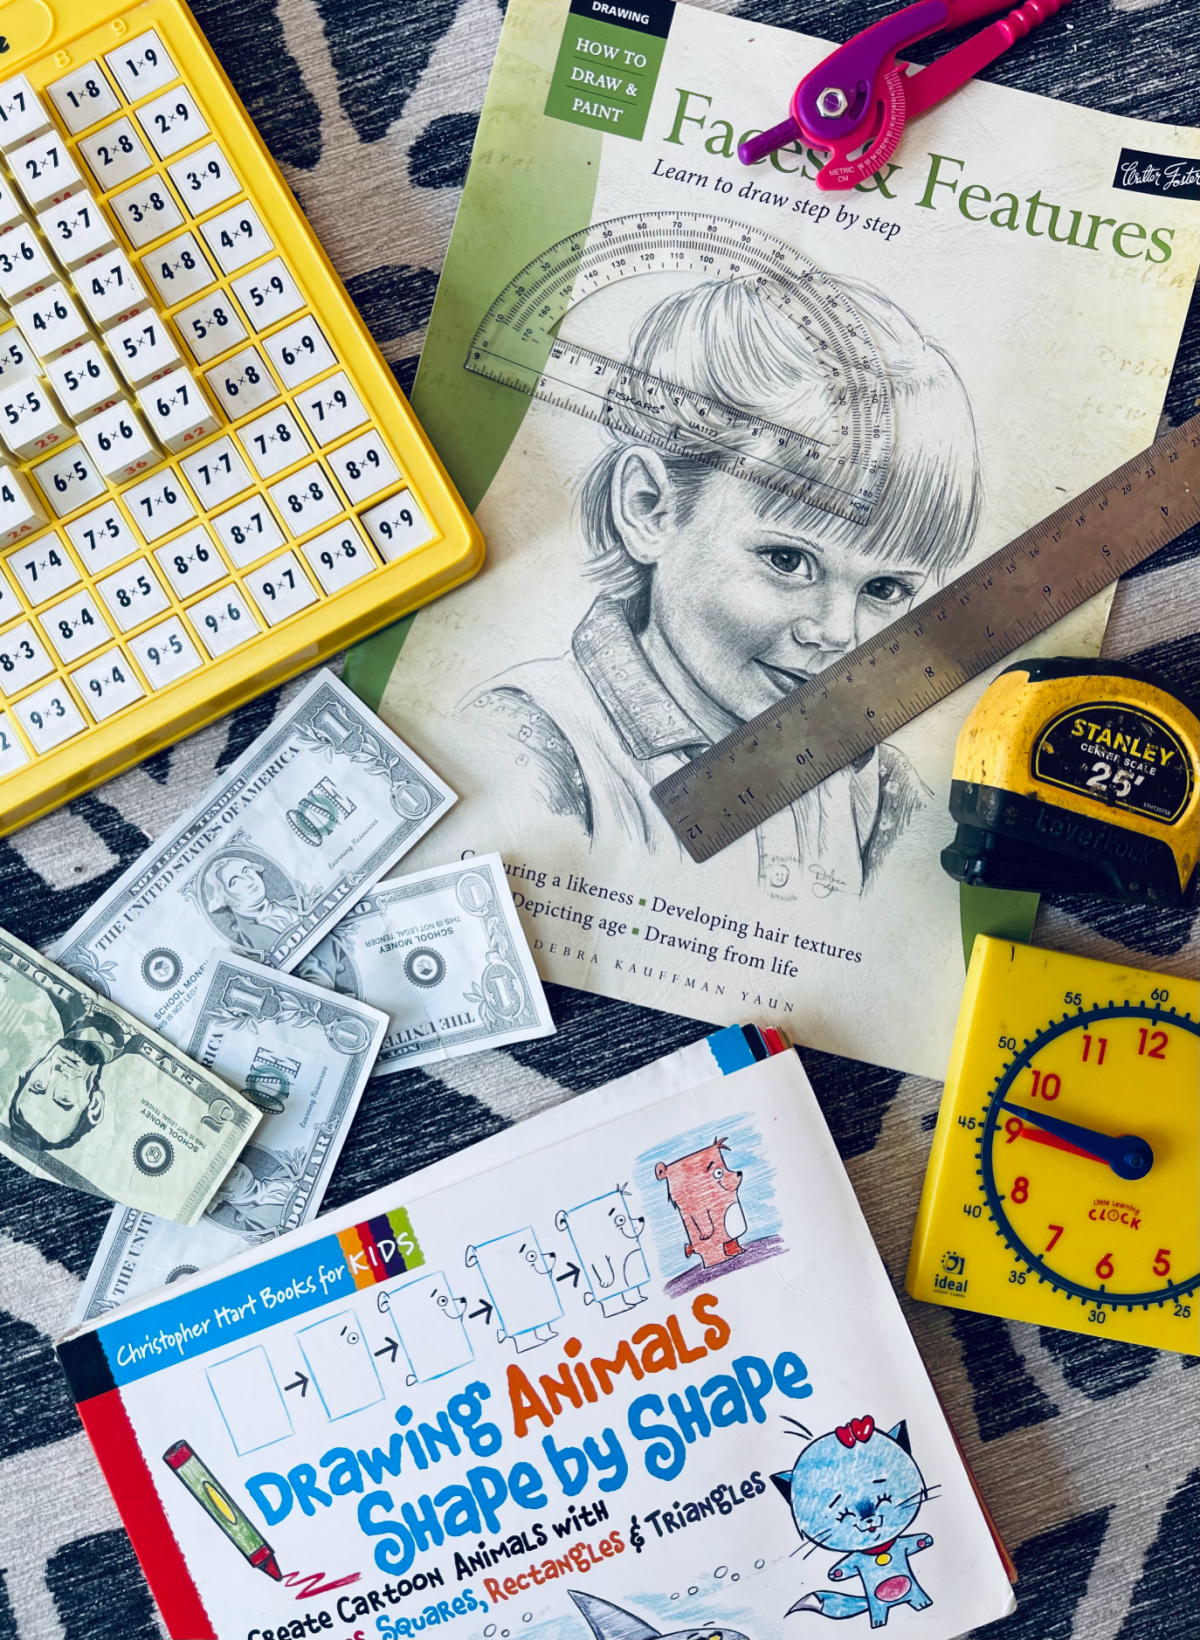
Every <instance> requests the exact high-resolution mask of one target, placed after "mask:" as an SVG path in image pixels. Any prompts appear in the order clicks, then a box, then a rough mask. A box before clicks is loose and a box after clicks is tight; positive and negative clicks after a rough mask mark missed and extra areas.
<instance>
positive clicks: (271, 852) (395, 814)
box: [52, 670, 455, 1037]
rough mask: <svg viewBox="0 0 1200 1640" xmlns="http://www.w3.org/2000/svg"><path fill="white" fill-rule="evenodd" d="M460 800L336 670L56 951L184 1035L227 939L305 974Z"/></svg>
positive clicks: (141, 1012) (308, 691) (102, 987)
mask: <svg viewBox="0 0 1200 1640" xmlns="http://www.w3.org/2000/svg"><path fill="white" fill-rule="evenodd" d="M454 801H455V796H454V793H453V792H452V791H451V790H450V788H449V786H447V785H446V783H445V782H444V781H443V780H440V779H439V778H438V776H437V775H436V774H434V772H433V770H432V769H430V768H427V767H426V765H425V764H424V763H422V762H421V760H420V758H419V757H417V756H416V754H415V753H414V752H412V751H410V750H409V748H408V747H407V746H406V745H405V744H404V742H403V741H402V740H401V739H399V737H398V736H397V735H394V734H393V733H392V731H391V730H390V729H389V728H387V726H386V725H385V724H383V723H381V722H380V720H379V719H378V718H377V717H376V716H375V714H374V713H373V712H370V711H368V709H367V708H366V707H365V706H364V705H363V704H362V702H361V701H360V700H359V699H358V698H357V697H356V696H355V695H353V694H351V692H350V691H349V689H347V688H346V687H345V685H344V684H342V683H341V682H340V681H339V679H337V678H336V677H334V676H333V674H332V673H331V672H327V671H324V670H322V671H320V672H318V673H317V674H316V675H315V676H314V678H313V679H312V681H311V683H309V684H308V686H307V687H306V688H305V689H304V690H302V692H301V693H300V694H299V695H297V697H296V698H295V700H293V701H292V702H291V703H290V704H289V705H288V706H287V707H286V708H285V709H284V711H282V712H281V713H280V714H279V716H278V717H277V718H276V719H275V720H274V722H273V723H272V724H271V725H270V727H269V728H267V729H266V730H264V732H263V733H262V734H261V735H260V736H259V737H258V739H257V740H256V741H254V742H253V744H252V745H250V746H249V747H247V749H246V751H245V752H243V753H242V755H241V757H239V758H238V759H237V761H236V762H235V763H233V764H231V765H230V767H229V768H228V769H227V770H226V771H225V773H224V774H223V775H222V776H221V778H220V779H219V780H218V781H217V782H216V783H215V784H214V785H213V786H211V787H210V788H209V790H208V791H207V792H206V793H205V795H204V796H203V797H202V798H201V799H200V801H199V802H198V803H196V804H194V805H193V807H192V808H191V809H190V810H189V811H188V812H187V813H186V814H185V815H184V816H183V818H182V819H181V820H180V821H178V822H177V823H176V825H175V826H174V827H173V828H172V829H171V831H170V832H168V833H167V834H166V835H165V836H163V837H160V838H159V839H157V840H156V841H155V842H154V843H153V844H152V845H151V846H150V848H148V849H147V850H146V852H145V854H143V855H142V856H141V858H140V859H139V860H136V861H135V862H134V864H133V865H132V866H131V867H130V869H129V870H128V871H127V872H126V873H125V874H124V876H122V877H121V878H119V880H118V881H117V882H116V883H114V884H113V886H112V887H111V888H110V889H109V890H108V892H107V893H106V894H105V895H104V896H103V897H102V898H101V899H100V900H98V901H97V903H96V904H95V905H94V906H93V907H92V908H91V910H90V911H88V912H87V913H86V915H85V916H83V917H81V918H80V919H79V921H78V922H77V923H76V924H75V926H74V927H73V928H71V929H70V930H69V931H68V932H67V933H66V934H65V935H64V936H63V938H62V939H61V940H59V941H58V942H57V944H56V945H55V946H54V947H52V954H53V956H54V958H55V960H56V961H58V962H60V963H61V964H62V965H63V967H64V968H66V969H68V970H69V971H70V972H71V973H73V974H75V975H77V976H78V977H79V978H80V979H81V980H83V982H84V984H85V985H90V986H91V987H92V989H93V990H95V991H98V992H99V993H100V994H101V995H102V996H108V997H113V998H115V999H116V1000H118V1001H119V1002H121V1003H122V1004H123V1005H124V1006H125V1007H126V1008H131V1009H132V1010H133V1012H134V1013H135V1014H137V1015H138V1017H139V1018H141V1019H144V1020H146V1021H148V1022H149V1023H151V1024H153V1025H155V1026H156V1027H157V1028H158V1029H159V1030H162V1031H165V1032H166V1034H167V1035H168V1036H171V1037H175V1036H176V1033H177V1026H176V1025H175V1024H174V1023H173V1022H176V1021H178V1020H179V1019H181V1018H182V1017H183V1016H184V1015H185V1014H186V1013H188V1012H190V1010H191V1008H192V1007H193V1006H194V1003H195V998H196V994H197V990H198V988H199V986H200V984H201V983H202V981H203V977H204V970H205V962H206V960H207V957H208V953H209V951H210V950H211V949H212V946H213V944H214V942H216V943H218V944H220V945H222V946H224V947H226V948H228V949H232V950H235V951H238V952H241V953H242V954H243V955H244V956H248V957H251V958H253V959H254V960H255V961H257V962H259V963H262V964H265V965H266V966H267V967H269V968H274V969H278V970H279V971H281V972H283V973H287V972H289V971H290V970H292V969H293V968H295V966H296V964H297V963H298V962H299V961H300V959H301V958H302V957H303V956H304V955H305V953H306V952H308V951H311V949H312V948H313V946H314V945H317V944H318V943H319V942H320V941H321V940H322V939H323V938H324V936H325V935H326V934H327V933H328V932H329V930H330V929H331V928H332V927H333V925H334V924H335V923H336V922H338V921H339V920H340V919H341V918H342V917H344V916H345V914H346V912H347V911H348V910H349V909H350V907H351V906H352V905H354V904H355V903H356V902H357V901H358V900H359V899H361V897H362V895H363V894H364V893H365V891H366V890H367V889H368V888H370V887H371V886H372V885H373V884H374V883H376V882H378V880H379V878H380V877H382V876H383V874H384V872H386V871H387V870H388V869H389V868H390V867H391V866H393V865H395V863H396V861H397V860H399V859H400V857H401V856H402V855H403V854H405V853H406V852H407V851H408V850H409V849H410V848H411V847H412V846H413V844H414V843H416V842H417V840H418V839H419V838H420V837H423V836H424V834H425V833H426V832H427V831H428V830H429V828H430V826H432V825H434V824H435V823H436V821H438V820H439V819H440V818H441V816H442V815H443V814H445V813H446V811H447V810H448V809H449V808H450V806H451V804H452V803H453V802H454Z"/></svg>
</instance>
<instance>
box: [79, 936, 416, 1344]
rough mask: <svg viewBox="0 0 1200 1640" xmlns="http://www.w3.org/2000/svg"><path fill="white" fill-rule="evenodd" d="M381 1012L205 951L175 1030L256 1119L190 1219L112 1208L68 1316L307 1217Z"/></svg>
mask: <svg viewBox="0 0 1200 1640" xmlns="http://www.w3.org/2000/svg"><path fill="white" fill-rule="evenodd" d="M387 1023H388V1022H387V1016H386V1015H385V1014H382V1013H380V1012H379V1011H378V1009H375V1008H371V1007H368V1006H367V1005H366V1004H365V1003H362V1002H357V1001H355V1000H353V999H352V998H350V997H344V996H335V995H334V994H332V993H331V992H330V991H327V990H322V989H320V988H319V987H318V986H315V985H309V984H306V983H305V981H304V980H300V979H297V978H296V977H295V976H294V975H292V974H287V975H284V974H277V973H272V972H271V970H270V969H265V968H263V967H262V966H261V965H259V964H257V963H253V962H249V961H247V960H246V959H245V958H243V957H237V956H233V955H231V954H228V953H222V952H215V953H214V954H213V956H212V958H211V960H210V962H209V963H208V965H207V968H206V970H205V975H204V983H203V986H202V988H201V990H200V993H199V996H198V998H197V1002H196V1005H195V1008H194V1011H193V1013H192V1015H191V1016H190V1018H189V1020H188V1021H187V1023H186V1030H185V1032H184V1034H183V1036H182V1038H181V1040H182V1042H183V1045H184V1047H185V1048H186V1050H187V1052H188V1053H189V1054H190V1055H191V1056H192V1058H193V1059H195V1060H197V1061H198V1062H199V1063H200V1064H201V1065H204V1066H207V1067H208V1068H209V1069H210V1070H212V1071H214V1072H216V1074H217V1075H219V1076H221V1077H223V1078H224V1079H225V1080H226V1081H227V1082H231V1083H232V1084H233V1085H234V1087H237V1088H241V1089H242V1090H243V1091H244V1093H245V1096H246V1098H247V1099H249V1100H250V1101H252V1102H253V1103H254V1104H255V1105H256V1106H257V1107H258V1109H259V1110H260V1111H261V1112H262V1122H261V1124H260V1126H259V1127H258V1129H257V1130H256V1132H255V1134H254V1137H253V1139H251V1141H250V1143H249V1144H248V1145H247V1146H246V1148H245V1149H244V1150H243V1151H242V1153H241V1155H240V1156H239V1157H238V1159H237V1161H236V1162H235V1163H234V1165H233V1167H232V1169H231V1170H230V1172H229V1173H228V1174H227V1175H226V1177H225V1179H224V1180H223V1181H222V1183H221V1186H220V1188H219V1190H218V1191H217V1193H216V1195H215V1197H214V1198H213V1200H212V1202H211V1204H210V1205H209V1208H208V1211H207V1212H206V1213H205V1214H204V1217H203V1218H202V1219H201V1220H200V1222H199V1223H198V1224H196V1225H194V1226H193V1227H192V1228H191V1229H184V1228H183V1226H182V1225H178V1224H172V1223H170V1222H169V1221H168V1220H166V1219H162V1218H158V1217H156V1216H155V1215H154V1214H153V1213H147V1212H142V1211H139V1210H138V1209H137V1208H134V1207H117V1208H114V1210H113V1214H112V1217H111V1218H110V1220H109V1223H108V1227H107V1229H106V1230H105V1233H104V1239H103V1240H102V1241H101V1243H100V1247H99V1249H98V1251H97V1253H96V1257H95V1258H94V1259H93V1261H92V1267H91V1269H90V1270H89V1271H88V1274H87V1277H86V1279H85V1281H84V1284H83V1291H82V1293H81V1294H80V1298H79V1303H78V1305H77V1306H76V1309H75V1313H74V1316H73V1319H72V1325H76V1326H77V1325H79V1324H80V1323H81V1322H84V1321H88V1320H90V1319H91V1318H92V1317H93V1316H97V1315H101V1314H103V1313H104V1312H105V1311H107V1310H111V1309H115V1308H116V1307H117V1306H118V1305H120V1304H124V1303H127V1302H128V1301H129V1300H130V1299H134V1298H140V1297H141V1295H142V1294H143V1293H148V1292H150V1291H151V1289H153V1288H155V1287H161V1286H163V1285H165V1284H166V1283H169V1282H172V1281H177V1280H178V1279H179V1278H180V1277H181V1276H185V1275H192V1274H193V1273H194V1272H195V1271H197V1270H204V1269H207V1268H208V1266H209V1265H210V1264H216V1263H218V1262H219V1261H220V1260H221V1259H224V1258H231V1257H233V1255H234V1254H236V1253H241V1252H243V1251H244V1250H245V1249H246V1248H247V1247H253V1246H256V1245H258V1244H259V1243H260V1242H264V1241H270V1240H272V1239H273V1238H274V1237H275V1236H279V1235H282V1234H283V1232H284V1231H285V1230H293V1229H295V1227H296V1226H297V1225H298V1224H303V1223H304V1222H305V1221H306V1220H308V1219H310V1218H312V1216H313V1215H314V1213H316V1211H317V1208H318V1207H319V1206H320V1203H321V1198H322V1197H323V1196H324V1194H325V1187H326V1185H327V1184H328V1183H329V1178H330V1175H331V1174H332V1172H333V1167H334V1163H335V1162H336V1161H337V1158H338V1154H339V1152H340V1151H341V1148H342V1144H343V1142H344V1140H345V1137H346V1134H347V1132H348V1131H349V1128H350V1123H351V1122H352V1121H353V1119H354V1112H355V1111H356V1110H357V1108H358V1102H359V1099H360V1098H361V1097H362V1091H363V1089H364V1088H365V1087H366V1085H367V1077H368V1076H369V1075H370V1071H371V1066H372V1065H373V1064H374V1062H375V1056H376V1054H377V1053H378V1052H379V1047H380V1044H381V1042H382V1041H383V1036H384V1032H385V1031H386V1030H387Z"/></svg>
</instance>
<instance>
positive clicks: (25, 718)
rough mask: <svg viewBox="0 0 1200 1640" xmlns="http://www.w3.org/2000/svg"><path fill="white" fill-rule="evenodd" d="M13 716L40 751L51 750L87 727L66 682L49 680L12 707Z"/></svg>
mask: <svg viewBox="0 0 1200 1640" xmlns="http://www.w3.org/2000/svg"><path fill="white" fill-rule="evenodd" d="M13 715H14V716H15V717H16V719H17V721H18V722H19V723H20V725H21V727H22V728H23V729H24V731H25V733H26V734H27V735H28V736H29V738H30V740H32V742H33V744H34V745H35V746H36V747H37V749H38V751H39V752H52V751H53V750H54V748H55V747H56V746H61V745H62V743H63V741H64V740H70V739H71V738H72V736H74V735H78V734H82V733H83V731H84V730H85V729H86V728H87V724H86V723H85V722H84V720H83V714H82V713H81V712H80V710H79V708H78V706H76V704H75V702H74V701H73V700H72V699H71V693H70V690H69V689H68V688H67V686H66V684H65V683H58V682H55V683H48V684H46V685H45V687H44V688H42V689H39V690H37V691H36V693H34V694H32V695H27V696H26V697H25V699H24V700H22V701H18V703H17V704H16V706H14V707H13Z"/></svg>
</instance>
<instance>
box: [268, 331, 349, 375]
mask: <svg viewBox="0 0 1200 1640" xmlns="http://www.w3.org/2000/svg"><path fill="white" fill-rule="evenodd" d="M263 346H264V347H265V348H266V350H267V352H268V354H269V355H270V357H271V363H272V364H273V365H274V366H275V368H276V370H277V371H278V372H279V379H280V381H281V382H282V383H283V385H284V386H285V387H303V385H304V383H305V382H308V381H311V380H312V379H313V377H314V376H319V375H320V374H321V372H322V371H323V370H329V369H331V368H332V366H333V365H335V364H336V363H337V355H336V354H335V353H334V351H333V349H332V348H331V347H330V345H329V343H328V342H327V341H326V340H325V335H324V332H323V331H322V329H321V327H320V325H319V324H318V323H317V321H316V320H315V319H314V318H313V316H312V314H311V313H306V314H305V315H304V317H303V319H297V320H296V323H295V324H294V325H288V326H287V327H286V329H284V330H279V331H276V333H275V335H274V336H268V337H267V339H266V341H265V342H264V343H263Z"/></svg>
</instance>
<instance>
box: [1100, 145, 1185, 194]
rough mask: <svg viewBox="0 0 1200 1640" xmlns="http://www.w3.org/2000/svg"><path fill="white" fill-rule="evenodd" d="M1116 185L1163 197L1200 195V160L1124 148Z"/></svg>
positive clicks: (1137, 192)
mask: <svg viewBox="0 0 1200 1640" xmlns="http://www.w3.org/2000/svg"><path fill="white" fill-rule="evenodd" d="M1113 187H1114V188H1120V189H1121V190H1122V192H1125V193H1134V194H1156V195H1157V196H1158V197H1159V198H1160V199H1200V160H1195V159H1185V158H1184V157H1182V156H1181V155H1179V154H1151V153H1146V152H1144V151H1143V150H1142V149H1140V148H1122V150H1121V157H1120V159H1119V160H1118V161H1117V172H1116V175H1115V176H1114V177H1113Z"/></svg>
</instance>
